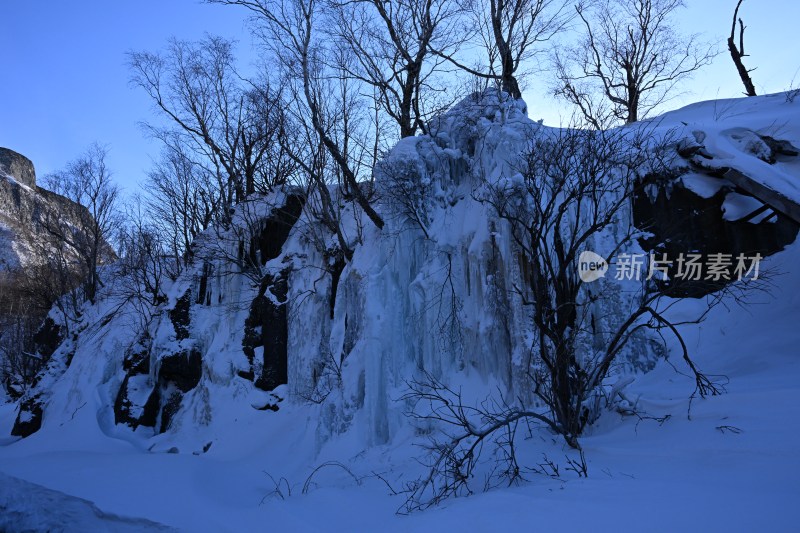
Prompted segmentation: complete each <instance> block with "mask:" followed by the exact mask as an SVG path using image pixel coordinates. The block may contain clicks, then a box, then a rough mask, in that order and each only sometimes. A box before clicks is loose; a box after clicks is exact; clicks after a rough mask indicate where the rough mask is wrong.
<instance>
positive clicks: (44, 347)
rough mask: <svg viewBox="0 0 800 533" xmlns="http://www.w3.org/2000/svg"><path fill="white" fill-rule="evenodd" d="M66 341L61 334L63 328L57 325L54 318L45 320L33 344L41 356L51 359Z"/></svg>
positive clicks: (35, 335)
mask: <svg viewBox="0 0 800 533" xmlns="http://www.w3.org/2000/svg"><path fill="white" fill-rule="evenodd" d="M63 340H64V337H63V335H62V334H61V326H59V325H58V324H56V323H55V321H53V319H52V318H50V317H47V318H45V319H44V322H43V323H42V326H41V327H40V328H39V331H37V332H36V334H34V336H33V342H34V345H35V348H36V351H37V352H38V353H39V355H41V356H43V357H45V358H49V357H50V356H51V355H53V352H55V351H56V348H58V346H59V345H60V344H61V342H62V341H63Z"/></svg>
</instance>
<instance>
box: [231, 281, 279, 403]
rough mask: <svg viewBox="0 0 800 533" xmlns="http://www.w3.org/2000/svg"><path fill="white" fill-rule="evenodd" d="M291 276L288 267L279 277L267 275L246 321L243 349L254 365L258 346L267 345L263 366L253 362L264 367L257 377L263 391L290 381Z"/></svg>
mask: <svg viewBox="0 0 800 533" xmlns="http://www.w3.org/2000/svg"><path fill="white" fill-rule="evenodd" d="M288 275H289V270H288V269H286V270H283V271H281V273H280V274H278V275H277V276H272V275H267V276H265V277H264V280H263V282H262V290H261V294H260V295H259V296H257V297H256V298H255V299H254V300H253V303H252V304H251V305H250V314H249V315H248V317H247V319H246V320H245V330H244V338H243V339H242V350H243V351H244V353H245V355H246V356H247V358H248V360H249V361H250V362H251V364H252V363H253V362H254V358H255V349H256V348H259V347H263V348H264V356H263V361H261V365H253V367H254V368H257V367H258V366H260V367H261V373H260V374H259V375H257V376H255V377H256V381H255V385H256V387H259V388H260V389H263V390H272V389H274V388H275V387H277V386H278V385H283V384H284V383H287V381H288V374H287V372H288V364H287V358H288V355H287V353H288V352H287V343H288V317H287V313H286V295H287V292H288V288H289V287H288V283H287V279H288Z"/></svg>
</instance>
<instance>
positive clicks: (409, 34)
mask: <svg viewBox="0 0 800 533" xmlns="http://www.w3.org/2000/svg"><path fill="white" fill-rule="evenodd" d="M460 13H461V8H460V7H459V6H458V3H457V2H453V1H452V0H392V1H390V2H385V1H382V0H357V1H355V2H335V4H334V15H333V19H332V24H331V28H330V29H329V31H331V33H332V34H333V35H334V37H335V38H336V39H337V40H338V41H339V42H341V43H342V44H343V45H344V46H345V47H346V48H345V49H346V51H347V56H349V57H351V58H353V59H354V61H345V62H342V63H341V64H340V65H339V66H340V68H341V70H342V71H343V72H344V73H346V74H347V75H348V76H351V77H353V78H355V79H358V80H361V81H362V82H364V83H365V84H366V85H368V86H370V87H372V88H373V89H374V91H375V96H376V98H377V102H378V104H379V105H380V107H381V108H382V109H383V110H384V112H385V113H386V114H387V115H388V116H389V117H390V118H391V120H393V121H394V122H396V123H397V126H398V128H399V134H400V137H401V138H402V137H408V136H412V135H414V134H416V132H417V131H420V130H421V131H425V123H426V119H427V118H428V117H429V115H430V114H431V113H432V112H436V111H438V109H437V106H435V105H434V106H433V108H432V109H430V108H427V109H426V103H428V102H430V101H431V100H432V99H433V97H432V93H435V92H441V91H442V90H444V89H443V88H442V87H441V86H437V87H434V86H433V85H432V84H431V81H432V80H433V79H435V75H436V73H437V72H438V71H439V70H440V64H441V63H442V62H443V59H442V58H441V57H437V56H433V54H432V52H431V49H436V50H442V51H446V52H447V51H450V50H451V49H453V48H454V47H456V46H457V45H458V44H459V42H460V40H462V39H463V37H462V36H461V35H458V34H457V26H458V24H459V15H460Z"/></svg>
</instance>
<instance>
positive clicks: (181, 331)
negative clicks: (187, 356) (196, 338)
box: [169, 289, 192, 341]
mask: <svg viewBox="0 0 800 533" xmlns="http://www.w3.org/2000/svg"><path fill="white" fill-rule="evenodd" d="M191 292H192V291H191V289H187V290H186V292H185V293H183V296H181V297H180V298H178V301H177V302H175V307H174V308H172V309H170V311H169V318H170V320H171V321H172V325H173V326H174V327H175V338H176V339H177V340H179V341H181V340H183V339H188V338H189V324H190V323H191V316H190V314H189V313H190V312H191V308H192V295H191Z"/></svg>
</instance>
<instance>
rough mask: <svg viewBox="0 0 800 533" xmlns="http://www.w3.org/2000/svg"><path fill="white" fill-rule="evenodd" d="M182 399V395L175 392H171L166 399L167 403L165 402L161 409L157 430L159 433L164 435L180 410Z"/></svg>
mask: <svg viewBox="0 0 800 533" xmlns="http://www.w3.org/2000/svg"><path fill="white" fill-rule="evenodd" d="M182 399H183V395H182V394H181V393H179V392H177V391H173V392H172V393H171V394H170V395H169V396H168V397H167V401H165V402H164V405H163V406H162V407H161V427H160V428H159V430H158V432H159V433H164V432H165V431H166V430H168V429H169V425H170V423H171V422H172V418H173V417H174V416H175V414H176V413H177V412H178V410H179V409H180V408H181V400H182Z"/></svg>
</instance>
